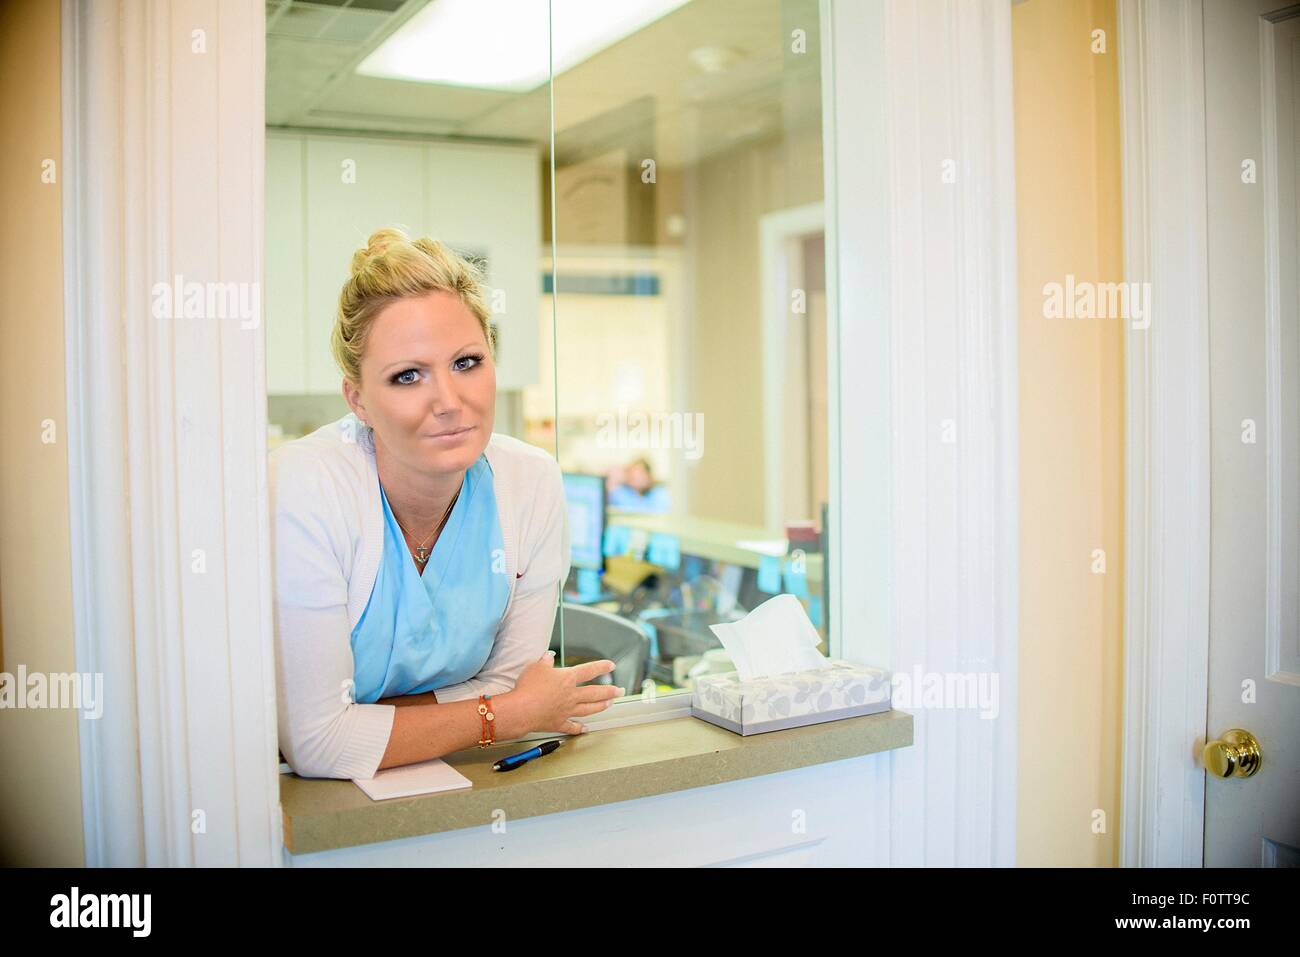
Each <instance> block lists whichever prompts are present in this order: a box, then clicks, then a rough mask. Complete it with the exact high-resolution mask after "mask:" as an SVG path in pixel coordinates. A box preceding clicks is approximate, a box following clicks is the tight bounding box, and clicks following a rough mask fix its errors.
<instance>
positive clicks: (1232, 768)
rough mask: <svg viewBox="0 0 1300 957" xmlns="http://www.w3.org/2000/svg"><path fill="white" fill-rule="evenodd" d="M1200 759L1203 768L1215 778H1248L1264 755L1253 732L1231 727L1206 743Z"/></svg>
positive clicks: (1257, 768) (1256, 769) (1256, 768)
mask: <svg viewBox="0 0 1300 957" xmlns="http://www.w3.org/2000/svg"><path fill="white" fill-rule="evenodd" d="M1201 760H1202V761H1204V762H1205V770H1206V771H1207V772H1208V773H1210V774H1213V775H1214V776H1215V777H1216V778H1231V777H1238V778H1248V777H1250V776H1251V775H1252V774H1254V773H1255V772H1256V771H1258V770H1259V766H1260V764H1262V763H1263V761H1264V755H1263V753H1262V752H1261V751H1260V749H1259V741H1257V740H1256V739H1255V736H1254V735H1253V734H1251V733H1250V732H1249V731H1243V730H1242V729H1241V728H1233V729H1232V730H1231V731H1225V732H1223V736H1222V737H1220V738H1219V739H1218V740H1217V741H1211V742H1210V743H1209V744H1207V745H1206V746H1205V748H1204V750H1202V751H1201Z"/></svg>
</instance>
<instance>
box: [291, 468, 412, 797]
mask: <svg viewBox="0 0 1300 957" xmlns="http://www.w3.org/2000/svg"><path fill="white" fill-rule="evenodd" d="M271 461H272V462H273V467H272V470H271V471H272V475H271V483H270V492H271V497H272V509H273V511H272V514H273V516H274V521H273V523H272V525H273V536H274V541H273V547H274V554H275V604H274V613H275V641H276V652H277V654H276V689H277V696H276V697H277V702H276V705H277V713H278V714H277V716H278V722H279V738H280V750H281V751H283V752H284V756H285V759H286V760H287V761H288V763H289V766H290V767H291V768H293V769H294V771H295V772H297V773H298V774H300V775H302V776H303V777H317V778H370V777H374V775H375V773H376V771H377V770H378V769H379V763H380V761H381V760H382V759H383V756H384V751H385V750H387V748H388V737H389V733H390V732H391V730H392V725H393V715H394V712H395V711H396V708H394V707H393V706H392V705H380V704H357V703H356V702H355V701H353V698H354V697H355V695H354V692H353V687H354V684H353V660H352V633H351V628H350V626H349V624H348V582H347V577H346V574H345V569H348V570H351V565H352V561H351V557H350V555H351V552H350V549H351V542H350V536H349V533H348V530H347V522H346V518H345V512H344V511H343V507H342V502H341V498H340V496H339V495H338V492H337V489H335V488H331V487H330V482H329V481H328V476H327V474H326V473H325V471H324V465H323V463H321V462H320V461H319V460H318V459H317V458H316V457H315V456H313V455H311V454H306V453H297V454H294V451H293V450H290V449H289V448H288V447H284V448H282V449H278V450H276V452H275V453H273V454H272V456H271Z"/></svg>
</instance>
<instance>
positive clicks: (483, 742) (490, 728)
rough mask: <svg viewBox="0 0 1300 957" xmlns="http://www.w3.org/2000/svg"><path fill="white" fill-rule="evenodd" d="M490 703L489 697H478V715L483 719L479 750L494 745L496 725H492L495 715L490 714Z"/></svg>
mask: <svg viewBox="0 0 1300 957" xmlns="http://www.w3.org/2000/svg"><path fill="white" fill-rule="evenodd" d="M491 703H492V696H491V695H486V694H481V695H479V696H478V713H479V716H480V717H481V718H482V719H483V733H482V736H481V737H480V738H479V739H478V746H479V747H480V748H486V747H487V746H488V745H490V744H495V743H496V725H495V724H494V723H493V720H494V719H495V718H496V715H495V714H493V713H492V709H491V707H490V706H491Z"/></svg>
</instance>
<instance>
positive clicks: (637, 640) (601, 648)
mask: <svg viewBox="0 0 1300 957" xmlns="http://www.w3.org/2000/svg"><path fill="white" fill-rule="evenodd" d="M562 608H563V610H562V614H563V616H564V660H563V661H562V662H560V661H557V664H560V665H561V666H562V667H565V668H572V667H573V666H574V665H580V664H583V663H585V662H588V661H599V660H600V659H601V658H608V659H609V660H610V661H612V662H614V670H613V671H612V672H611V673H610V674H607V675H600V676H599V677H597V678H595V679H593V680H592V682H591V683H592V684H613V685H619V686H620V687H622V688H623V690H624V692H625V693H626V694H629V695H634V694H639V693H640V691H641V682H642V681H643V680H645V668H646V657H647V656H648V655H649V654H650V638H649V636H648V635H647V634H646V633H645V632H644V631H642V630H641V628H640V627H639V626H638V625H637V624H636V622H634V621H629V620H628V619H626V618H620V617H619V616H618V615H613V614H610V613H609V612H607V611H601V610H600V609H599V608H588V607H587V606H585V605H570V604H568V603H567V602H566V603H565V604H564V605H563V606H562ZM551 650H552V651H554V652H555V654H556V657H557V658H558V657H559V654H560V615H556V616H555V627H554V628H553V629H552V631H551Z"/></svg>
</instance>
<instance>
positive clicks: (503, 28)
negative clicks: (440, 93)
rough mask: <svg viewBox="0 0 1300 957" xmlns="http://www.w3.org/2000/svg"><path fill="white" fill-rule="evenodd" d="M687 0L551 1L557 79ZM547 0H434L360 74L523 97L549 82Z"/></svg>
mask: <svg viewBox="0 0 1300 957" xmlns="http://www.w3.org/2000/svg"><path fill="white" fill-rule="evenodd" d="M689 2H690V0H553V2H552V3H551V4H549V6H551V7H553V10H552V11H551V16H552V18H553V22H552V26H553V35H552V45H553V47H554V54H553V55H554V61H555V73H556V75H557V76H558V75H559V74H561V73H563V72H564V71H565V70H567V69H569V68H570V67H572V66H576V65H577V64H579V63H581V62H582V61H583V60H585V59H587V58H588V57H590V56H592V55H593V54H595V53H597V52H599V51H601V50H603V49H605V48H606V47H608V46H611V45H613V44H615V43H617V42H618V41H619V40H621V39H623V38H624V37H626V36H629V35H630V34H633V33H636V32H637V31H638V30H640V29H642V28H643V27H645V26H647V25H648V24H650V23H653V22H654V21H656V20H658V19H659V18H660V17H663V16H666V15H667V14H669V13H671V12H672V11H674V10H676V9H677V8H678V7H681V6H684V5H685V4H687V3H689ZM547 7H548V3H547V0H432V2H431V3H429V5H428V6H426V7H425V8H424V9H423V10H421V11H420V12H419V13H417V14H416V15H415V16H413V17H411V19H410V20H408V21H406V23H404V24H402V26H400V27H399V28H398V29H397V31H396V32H395V33H394V34H393V35H392V36H390V37H389V38H388V39H387V40H385V41H384V42H383V43H382V44H380V45H379V47H378V48H376V49H375V51H374V52H372V53H371V54H370V55H369V56H368V57H366V58H365V59H364V60H362V61H361V64H360V66H358V67H357V72H358V73H359V74H361V75H362V76H375V77H383V78H385V79H391V80H416V81H419V82H422V83H447V84H451V85H453V86H471V87H478V88H481V89H490V90H509V91H512V92H519V93H522V92H525V91H527V90H532V89H535V88H536V87H538V86H540V85H541V84H543V83H545V82H546V78H547V49H546V36H547V13H548V10H547Z"/></svg>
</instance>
